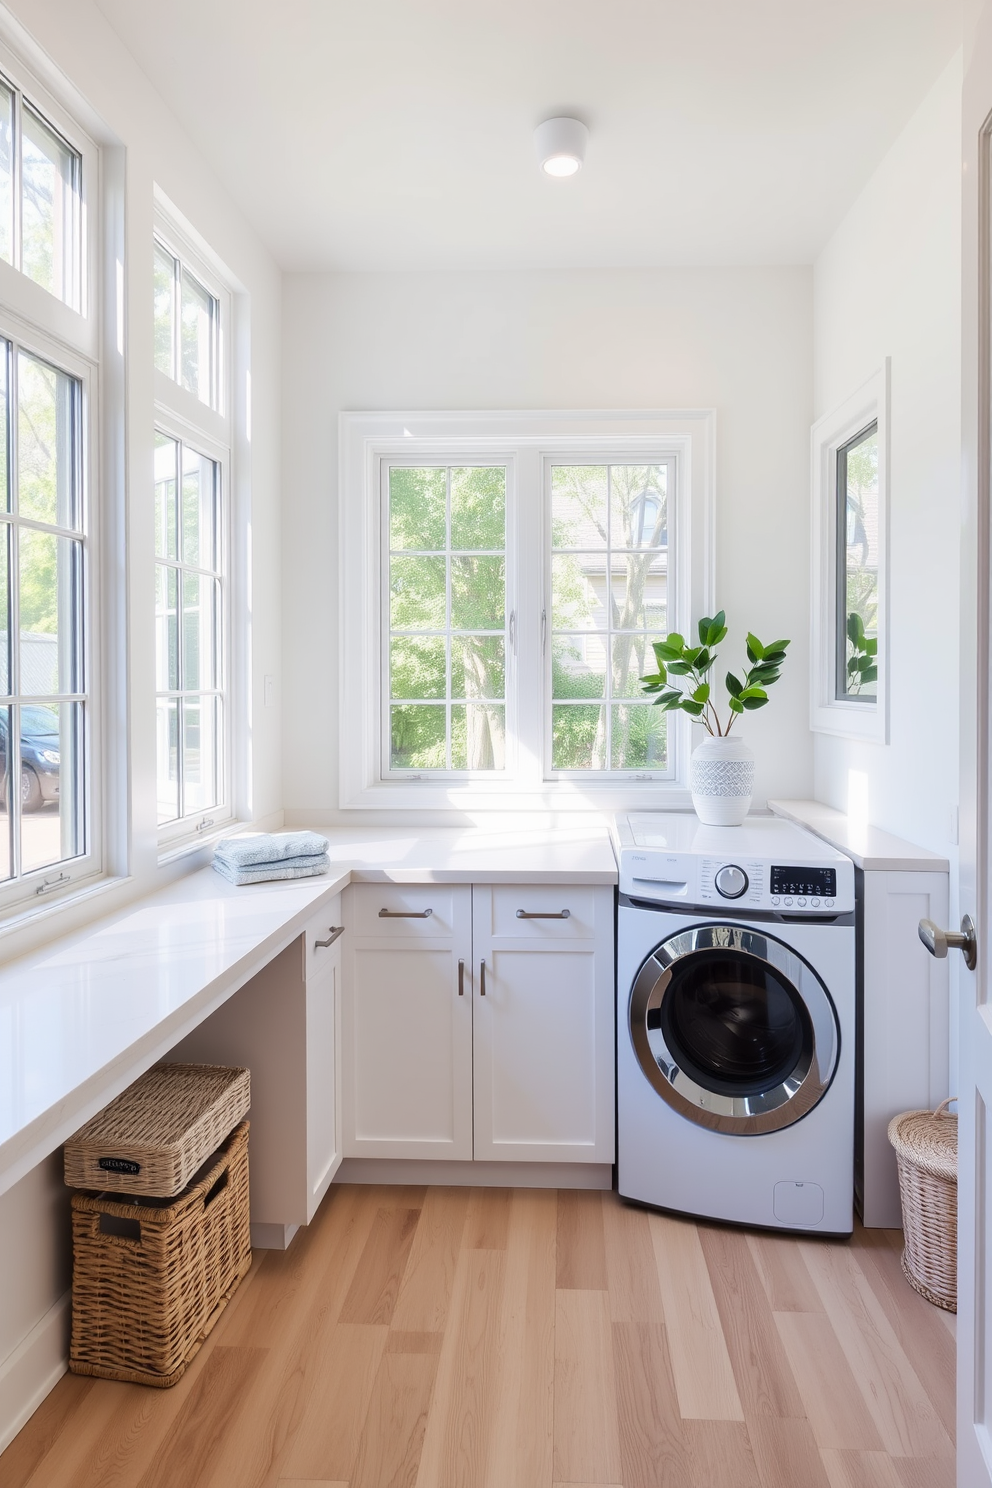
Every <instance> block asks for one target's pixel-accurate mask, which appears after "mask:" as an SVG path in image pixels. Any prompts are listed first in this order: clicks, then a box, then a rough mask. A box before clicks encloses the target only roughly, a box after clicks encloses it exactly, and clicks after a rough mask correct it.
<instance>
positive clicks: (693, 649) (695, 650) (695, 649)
mask: <svg viewBox="0 0 992 1488" xmlns="http://www.w3.org/2000/svg"><path fill="white" fill-rule="evenodd" d="M702 654H703V653H702V647H701V646H686V648H685V650H684V651H683V652H682V660H683V661H687V662H688V663H689V665H690V666H695V665H696V661H697V659H698V658H699V657H700V656H701V655H702Z"/></svg>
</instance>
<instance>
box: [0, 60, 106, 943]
mask: <svg viewBox="0 0 992 1488" xmlns="http://www.w3.org/2000/svg"><path fill="white" fill-rule="evenodd" d="M99 174H100V173H99V166H98V152H97V149H96V146H95V145H94V144H93V142H92V141H91V140H89V139H88V137H87V136H86V135H85V133H84V132H83V131H82V130H81V129H79V128H78V126H77V125H76V123H75V121H74V120H73V119H72V118H71V117H70V116H69V115H68V114H67V113H66V112H65V110H64V109H63V107H62V105H61V104H60V103H59V102H57V101H56V100H55V99H54V98H53V97H52V96H51V95H50V94H49V93H48V92H47V91H46V90H45V88H44V87H43V86H42V85H40V84H39V83H38V82H37V81H36V80H35V79H32V78H31V77H30V76H28V75H27V74H26V73H22V72H21V70H20V64H18V63H15V62H14V61H13V60H12V59H11V60H10V66H9V67H8V59H7V58H6V57H2V58H0V913H5V914H6V913H13V912H15V911H19V910H23V909H24V908H25V907H26V906H27V905H28V904H33V903H34V902H35V901H36V899H37V898H38V896H47V895H49V894H52V895H54V896H56V897H58V896H59V895H60V894H62V893H64V892H66V891H68V890H71V889H72V888H73V887H75V886H76V885H78V884H79V883H81V882H83V881H85V880H86V879H88V878H92V877H94V876H95V875H96V874H98V873H100V872H102V870H103V867H104V860H103V854H104V833H103V827H104V823H103V808H102V803H103V799H104V781H103V770H104V765H105V759H106V748H105V742H104V740H105V735H104V730H103V729H102V728H101V704H102V697H101V695H100V687H99V683H100V679H99V678H98V677H97V676H95V672H94V669H95V658H96V657H97V656H98V655H99V653H100V644H99V639H100V638H99V636H98V635H97V634H96V633H95V627H96V625H97V623H98V621H99V619H100V614H101V611H100V608H99V607H98V606H97V605H96V604H95V602H94V596H95V595H97V594H99V592H100V585H99V572H100V561H99V556H100V544H101V542H102V541H103V533H102V531H101V520H102V516H103V513H102V510H101V507H100V504H99V502H98V500H97V493H98V489H99V488H98V483H97V479H96V450H97V448H98V446H99V443H100V440H99V438H98V431H99V429H100V422H99V410H98V407H97V389H98V387H99V385H100V363H101V357H102V352H103V346H104V335H103V331H104V328H103V325H102V322H101V314H102V308H101V307H102V299H101V295H100V293H99V284H100V279H101V276H100V272H99V269H100V258H99V253H98V234H97V223H98V222H99V220H100V211H101V202H100V197H99V193H98V189H97V183H98V180H99Z"/></svg>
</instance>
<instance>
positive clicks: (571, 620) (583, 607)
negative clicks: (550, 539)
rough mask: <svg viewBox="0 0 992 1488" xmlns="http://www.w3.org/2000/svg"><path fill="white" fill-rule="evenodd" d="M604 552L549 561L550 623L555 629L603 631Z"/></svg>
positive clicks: (607, 590)
mask: <svg viewBox="0 0 992 1488" xmlns="http://www.w3.org/2000/svg"><path fill="white" fill-rule="evenodd" d="M607 561H608V560H607V555H606V553H605V552H604V553H575V554H569V555H568V556H567V557H566V556H564V555H559V556H557V557H555V558H552V560H551V624H552V626H553V628H554V629H555V630H605V629H606V628H607V623H608V620H609V614H608V611H607V595H608V592H609V586H608V584H607V577H606V575H607Z"/></svg>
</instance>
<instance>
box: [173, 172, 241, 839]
mask: <svg viewBox="0 0 992 1488" xmlns="http://www.w3.org/2000/svg"><path fill="white" fill-rule="evenodd" d="M154 234H155V238H156V239H158V240H159V241H161V243H162V244H163V246H164V247H165V248H167V249H168V250H169V251H170V252H171V253H173V254H174V256H175V257H177V258H179V259H181V260H182V262H183V263H184V264H186V265H187V266H188V267H189V268H190V269H191V270H192V272H193V273H194V274H195V275H196V277H197V278H198V279H199V280H200V282H201V283H202V284H203V285H204V287H205V288H206V289H207V290H209V292H210V293H211V294H212V295H214V296H215V297H216V298H217V299H218V300H219V302H220V335H219V338H218V340H219V345H218V350H217V355H218V370H217V379H218V380H217V388H218V403H219V407H218V408H216V409H214V408H211V407H210V406H209V405H208V404H206V403H202V402H201V401H200V399H199V398H198V397H197V396H196V394H195V393H192V392H190V391H189V389H188V388H184V387H183V386H182V384H181V383H178V382H174V381H173V379H172V378H171V377H169V376H168V375H167V374H166V373H164V372H161V371H159V369H158V368H157V367H154V368H153V373H154V380H155V427H156V430H160V431H161V432H162V433H163V434H166V435H168V436H169V437H170V438H174V439H181V440H182V441H183V442H184V443H186V444H189V445H190V446H191V447H192V448H194V449H196V450H197V451H198V452H200V453H202V454H204V455H206V456H208V457H209V458H210V459H212V460H216V461H217V462H218V464H219V466H220V484H221V550H222V551H221V558H222V569H221V574H222V593H223V606H222V615H221V654H220V665H221V675H222V678H223V686H222V688H221V694H222V696H223V699H224V707H223V719H224V738H223V748H222V751H221V758H220V761H219V769H220V775H221V781H222V789H221V791H220V792H219V794H220V795H221V797H222V800H221V801H220V802H219V803H218V805H217V806H214V807H210V808H209V809H207V810H205V811H200V812H195V813H193V814H191V815H189V816H184V817H180V818H179V819H178V820H177V821H169V822H162V823H160V824H159V826H158V829H157V830H158V846H159V853H158V861H159V863H160V864H164V863H168V862H171V861H173V860H174V859H176V858H179V857H182V856H184V855H185V854H186V853H189V852H196V851H197V850H198V849H199V848H201V847H203V846H204V845H205V844H206V843H209V842H211V841H213V840H214V839H215V838H216V837H218V836H222V835H224V834H225V833H226V832H229V831H230V830H231V828H232V827H233V826H236V825H240V824H241V823H242V821H247V820H250V816H251V812H250V808H249V807H248V805H247V803H246V798H247V781H246V773H247V772H246V770H245V768H244V764H243V758H242V757H243V755H244V748H243V741H244V739H245V738H246V735H247V728H246V718H247V708H246V700H247V697H248V687H247V680H246V679H247V659H248V655H249V642H248V640H247V638H245V639H243V640H242V639H239V637H238V634H237V630H236V627H235V626H234V623H233V618H234V615H235V613H242V612H243V611H244V610H246V609H247V606H244V605H242V604H241V596H242V595H243V593H244V586H245V579H244V575H243V567H244V559H245V554H244V551H243V548H244V544H243V543H242V542H241V541H240V540H239V531H240V529H241V527H242V526H246V525H247V517H246V516H244V517H243V514H244V512H245V508H246V492H245V490H244V487H245V481H244V480H243V479H242V463H243V462H242V460H241V458H240V455H241V453H242V452H241V449H240V441H239V432H240V430H239V424H240V420H241V415H242V413H243V414H244V417H245V419H246V420H247V414H248V410H247V405H245V407H244V409H243V410H242V408H241V404H240V403H239V401H238V400H237V398H236V396H235V386H234V375H235V358H234V349H235V345H236V339H237V341H238V342H239V343H240V342H244V344H245V345H247V344H248V338H247V336H243V335H240V334H239V332H240V330H241V327H240V326H239V325H238V324H237V323H236V322H238V321H239V319H240V318H241V317H242V316H245V315H246V314H247V296H246V295H244V294H243V293H240V292H239V286H238V285H237V282H236V280H235V279H234V277H233V275H232V274H231V273H230V272H229V271H228V270H227V268H226V267H225V266H224V265H223V264H222V263H221V261H220V259H219V258H218V257H217V255H216V254H215V253H214V252H213V251H212V250H211V249H210V247H209V246H208V245H207V244H206V243H205V242H204V240H203V239H202V238H201V237H200V235H199V234H198V233H197V232H196V231H195V229H194V228H193V227H192V225H191V224H190V223H189V222H188V221H187V220H186V218H185V217H183V215H182V214H181V213H180V212H179V211H178V210H177V208H176V207H175V206H174V205H173V203H172V202H171V201H169V199H168V197H166V196H165V194H164V193H163V192H162V191H161V190H160V189H159V188H158V187H157V186H156V188H155V215H154ZM152 251H153V245H152V244H149V254H151V252H152ZM243 370H244V374H245V380H246V386H247V375H248V369H247V367H245V368H244V369H243ZM236 412H237V415H238V416H237V417H236ZM153 562H154V559H153Z"/></svg>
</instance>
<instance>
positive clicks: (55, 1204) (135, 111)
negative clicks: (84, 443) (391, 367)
mask: <svg viewBox="0 0 992 1488" xmlns="http://www.w3.org/2000/svg"><path fill="white" fill-rule="evenodd" d="M9 14H12V15H13V16H14V17H15V18H17V19H18V20H20V22H22V23H23V25H24V27H26V28H28V31H29V32H30V33H31V34H32V35H33V38H34V40H35V41H36V42H37V43H38V44H39V45H40V47H41V48H42V49H43V50H44V52H45V53H46V54H47V56H48V58H50V59H51V62H52V63H53V64H54V68H55V69H56V70H60V71H61V72H62V73H63V74H64V76H65V78H68V79H69V80H70V81H71V84H72V85H74V87H75V88H76V89H77V90H78V92H79V93H80V94H81V95H82V98H83V100H85V103H86V104H88V105H89V107H90V108H91V109H92V110H93V111H94V113H95V115H96V116H98V117H97V120H96V123H95V124H94V123H93V121H89V120H88V121H86V122H87V123H88V124H89V127H90V128H91V130H92V129H93V128H94V127H95V128H96V130H97V133H98V135H99V137H100V139H101V140H107V141H116V142H117V144H119V145H123V147H124V149H125V150H126V170H127V176H126V186H127V193H126V219H125V227H126V263H125V276H126V291H125V292H126V325H127V335H126V347H125V356H126V384H127V385H126V397H127V412H126V440H127V444H126V483H125V484H126V490H125V493H124V496H125V502H126V563H127V582H128V596H127V605H128V611H127V613H128V629H129V635H128V652H127V655H126V657H125V665H126V684H127V685H126V694H127V707H126V708H125V709H118V710H117V714H116V715H115V716H114V717H112V718H111V719H110V726H111V727H112V728H113V729H115V730H117V731H119V732H120V733H122V734H123V733H124V732H125V731H126V730H129V740H130V778H129V781H127V780H125V774H126V772H125V771H124V770H123V769H122V770H120V771H119V772H117V773H115V776H114V779H113V780H111V782H110V786H111V789H112V790H117V791H119V792H120V795H119V797H118V805H119V810H120V814H121V816H122V819H123V822H124V831H123V832H122V834H121V835H122V838H123V839H124V840H123V841H122V842H121V858H122V860H123V861H121V862H120V863H118V865H117V867H118V868H119V869H120V870H122V871H125V872H127V871H129V877H128V878H127V880H126V881H125V882H124V883H122V884H121V885H120V886H119V887H118V888H117V889H115V890H113V891H111V892H109V893H107V894H105V895H104V896H103V897H102V898H101V899H100V900H99V901H96V902H97V904H98V908H97V909H96V910H95V909H94V904H93V903H92V902H91V903H88V904H86V905H85V906H83V907H81V908H76V909H72V908H66V909H63V910H59V911H57V912H56V913H54V914H53V915H52V916H50V917H49V918H48V919H46V920H44V921H42V922H39V923H37V924H35V925H33V926H29V927H28V928H27V929H25V930H24V931H22V932H19V933H17V934H15V935H13V936H11V935H5V936H4V937H3V938H2V941H0V960H4V959H8V958H9V957H10V956H11V955H13V954H16V953H20V952H22V951H24V950H27V949H29V948H30V947H31V946H32V945H35V944H38V943H40V942H41V941H43V940H44V939H46V938H48V937H51V936H52V935H54V934H58V933H60V932H61V931H62V930H65V929H68V928H70V927H71V926H73V925H75V924H78V923H80V922H82V921H83V920H85V919H87V918H92V917H93V915H94V913H97V912H104V911H110V910H111V909H114V908H116V907H118V906H119V905H120V904H121V903H123V902H124V900H125V899H126V898H134V897H137V896H138V895H140V894H146V893H148V892H150V891H151V890H153V889H155V888H156V887H158V886H159V885H160V884H161V883H162V882H164V881H165V880H166V879H167V878H169V877H172V876H174V875H175V874H176V873H177V872H179V871H183V870H184V869H185V868H188V867H189V866H193V864H191V862H190V861H189V860H187V861H186V862H185V863H181V864H178V865H173V866H172V867H171V868H168V869H164V870H162V869H160V868H159V866H158V861H157V846H156V824H155V733H154V666H153V657H154V653H153V619H154V616H153V605H152V592H153V591H152V577H153V556H154V549H153V527H152V502H151V489H152V448H153V444H152V441H153V387H154V384H153V371H152V367H153V364H152V311H151V306H152V214H153V186H154V185H155V184H157V185H158V186H159V187H160V188H161V189H162V190H163V191H164V192H165V193H166V195H167V196H168V197H169V198H170V199H171V201H172V202H173V203H174V204H175V206H176V207H177V209H178V210H179V211H180V212H181V213H182V214H183V215H184V216H185V217H186V218H187V219H188V220H189V221H190V223H191V224H192V225H193V226H194V228H195V229H196V230H197V232H198V233H200V234H201V235H202V237H203V238H204V239H205V240H206V241H207V242H208V243H209V244H210V245H211V247H212V248H213V250H214V252H215V253H216V254H217V256H218V257H219V258H220V259H221V260H222V261H223V262H224V263H225V264H226V266H227V267H228V269H229V270H230V271H231V273H232V274H233V275H234V277H235V278H236V280H237V281H238V282H239V283H240V285H241V286H242V288H243V290H244V291H245V292H246V293H247V294H248V296H249V297H250V316H251V338H252V360H253V368H254V371H253V378H254V388H253V417H252V438H251V469H250V477H251V498H250V499H251V513H250V521H251V535H252V546H251V553H252V558H251V566H250V573H249V589H250V606H251V613H250V619H251V625H252V662H251V670H252V691H253V698H254V703H253V706H252V709H251V716H250V747H251V756H250V766H249V775H248V780H247V785H246V791H245V795H246V801H247V804H248V806H249V807H250V809H251V810H252V811H253V812H254V814H255V815H256V817H260V818H270V819H272V820H274V821H277V822H278V821H279V820H280V819H281V818H280V815H279V813H280V809H281V759H280V749H281V730H280V727H279V716H278V712H277V711H276V710H275V709H264V708H263V707H262V706H261V698H262V677H263V675H264V674H266V673H270V674H273V675H277V674H278V671H279V654H280V646H281V634H280V623H281V595H280V578H281V573H280V563H279V542H280V527H279V458H280V451H279V403H280V391H279V387H280V365H279V357H280V349H281V342H280V317H281V277H280V274H279V271H278V269H277V268H276V266H275V264H274V263H273V261H272V259H271V258H270V256H269V255H268V253H267V252H266V250H265V249H264V248H263V247H262V245H261V244H260V242H259V241H258V239H257V238H256V237H255V236H254V235H253V233H252V232H251V231H250V230H249V229H248V227H247V225H246V223H245V222H244V220H243V218H242V217H241V215H240V214H239V212H238V211H237V210H236V209H235V207H234V206H233V204H232V203H231V201H230V200H229V198H228V197H227V196H226V194H225V192H224V190H223V189H222V188H221V186H220V184H219V182H218V181H217V180H216V179H215V178H214V177H213V176H212V175H211V173H210V172H209V170H207V168H206V167H205V165H204V163H203V161H202V159H201V158H200V156H199V155H198V154H197V152H196V151H195V150H194V148H193V146H192V145H191V143H190V142H189V140H188V139H187V137H186V136H185V134H184V133H183V130H182V128H181V126H180V125H179V123H178V122H177V120H176V119H175V118H174V117H173V116H172V115H171V114H170V113H169V112H168V110H167V109H166V107H165V105H164V103H163V102H162V100H161V99H160V98H159V97H158V96H157V95H156V93H155V91H154V89H153V88H152V86H151V84H150V83H149V82H148V79H147V78H146V77H145V76H144V75H143V74H142V73H141V72H140V71H139V69H138V67H137V65H136V64H135V63H134V61H133V60H132V58H131V57H130V55H129V54H128V53H127V51H126V50H125V49H124V47H123V45H122V43H121V42H120V40H119V39H118V38H117V36H116V34H115V33H114V32H113V31H112V30H111V29H110V27H109V26H108V25H107V23H106V21H105V19H104V17H103V16H102V14H101V13H100V11H99V10H98V9H97V8H96V6H95V5H94V4H93V3H92V0H46V3H45V4H43V5H39V4H38V3H37V0H11V4H10V8H9ZM9 29H10V28H9V16H8V19H7V20H5V18H4V15H3V13H2V12H0V31H3V34H4V35H5V36H6V34H7V31H8V30H9ZM14 29H15V31H16V26H15V28H14ZM22 45H23V46H24V47H25V48H26V49H27V50H28V52H30V50H31V42H30V37H29V38H27V39H25V40H23V42H22ZM27 60H29V61H31V57H30V55H29V56H28V59H27ZM56 86H57V79H56ZM118 581H119V578H118V575H115V576H114V580H113V582H118ZM116 639H117V641H118V642H120V637H117V638H116ZM121 644H122V642H121ZM123 690H124V689H122V691H123ZM58 1168H59V1160H58V1157H57V1156H55V1157H53V1158H52V1159H51V1160H50V1161H49V1162H47V1163H45V1164H42V1165H41V1166H40V1167H39V1168H38V1169H36V1170H35V1171H34V1172H33V1173H31V1174H29V1175H28V1176H27V1177H26V1178H25V1179H24V1180H23V1181H22V1182H21V1183H20V1184H18V1185H17V1186H16V1187H15V1188H14V1189H12V1190H11V1191H10V1192H9V1193H7V1194H5V1195H4V1196H3V1198H2V1199H0V1447H2V1446H3V1445H4V1444H5V1442H6V1440H7V1439H8V1437H9V1434H10V1432H11V1430H12V1429H13V1428H15V1427H16V1426H17V1425H18V1424H19V1422H20V1420H21V1419H22V1418H23V1415H24V1413H25V1411H26V1410H28V1409H29V1408H30V1407H31V1406H32V1405H33V1404H35V1403H37V1399H38V1398H39V1393H44V1390H45V1388H47V1387H48V1386H49V1385H50V1384H51V1383H52V1382H53V1377H52V1372H53V1371H54V1373H55V1375H56V1376H57V1374H58V1373H59V1372H60V1371H61V1369H62V1368H63V1367H64V1349H65V1324H66V1312H65V1306H64V1303H61V1304H60V1298H62V1297H63V1294H64V1292H65V1288H66V1286H67V1282H68V1273H67V1256H68V1228H67V1226H68V1217H67V1191H66V1190H65V1188H64V1187H63V1186H62V1184H61V1180H60V1175H59V1171H58Z"/></svg>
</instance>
